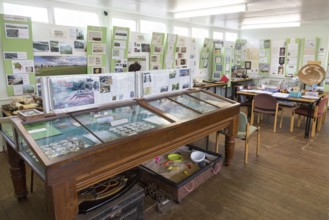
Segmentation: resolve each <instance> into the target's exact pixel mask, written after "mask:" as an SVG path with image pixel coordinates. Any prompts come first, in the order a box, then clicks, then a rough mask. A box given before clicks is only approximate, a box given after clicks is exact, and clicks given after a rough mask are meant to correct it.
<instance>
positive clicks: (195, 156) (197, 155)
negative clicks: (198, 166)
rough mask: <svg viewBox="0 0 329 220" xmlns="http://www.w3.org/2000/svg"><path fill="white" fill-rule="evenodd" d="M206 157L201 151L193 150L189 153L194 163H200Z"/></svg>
mask: <svg viewBox="0 0 329 220" xmlns="http://www.w3.org/2000/svg"><path fill="white" fill-rule="evenodd" d="M205 158H206V155H205V154H204V153H203V152H201V151H193V152H192V153H191V160H192V161H193V162H194V163H200V162H202V161H203V160H204V159H205Z"/></svg>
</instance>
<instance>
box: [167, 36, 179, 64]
mask: <svg viewBox="0 0 329 220" xmlns="http://www.w3.org/2000/svg"><path fill="white" fill-rule="evenodd" d="M177 37H178V35H177V34H169V33H168V34H167V40H166V44H165V52H164V59H165V60H164V69H172V68H174V67H175V57H174V56H175V52H176V51H177V47H176V43H177ZM176 63H177V61H176Z"/></svg>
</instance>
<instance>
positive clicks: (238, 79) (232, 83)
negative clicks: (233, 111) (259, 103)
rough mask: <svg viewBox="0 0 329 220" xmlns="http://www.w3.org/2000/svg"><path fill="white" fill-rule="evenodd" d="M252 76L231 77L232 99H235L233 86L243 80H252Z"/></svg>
mask: <svg viewBox="0 0 329 220" xmlns="http://www.w3.org/2000/svg"><path fill="white" fill-rule="evenodd" d="M252 80H253V78H241V79H240V78H235V79H231V95H232V99H233V100H235V97H236V94H235V89H234V86H236V85H239V83H244V82H248V81H252Z"/></svg>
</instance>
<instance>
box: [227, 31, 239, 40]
mask: <svg viewBox="0 0 329 220" xmlns="http://www.w3.org/2000/svg"><path fill="white" fill-rule="evenodd" d="M236 39H238V34H237V33H231V32H225V40H227V41H236Z"/></svg>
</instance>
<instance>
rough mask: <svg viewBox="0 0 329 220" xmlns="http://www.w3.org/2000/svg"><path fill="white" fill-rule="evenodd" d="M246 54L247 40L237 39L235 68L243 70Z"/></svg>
mask: <svg viewBox="0 0 329 220" xmlns="http://www.w3.org/2000/svg"><path fill="white" fill-rule="evenodd" d="M246 54H247V40H243V39H238V40H236V41H235V51H234V66H235V67H236V68H245V61H246Z"/></svg>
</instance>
